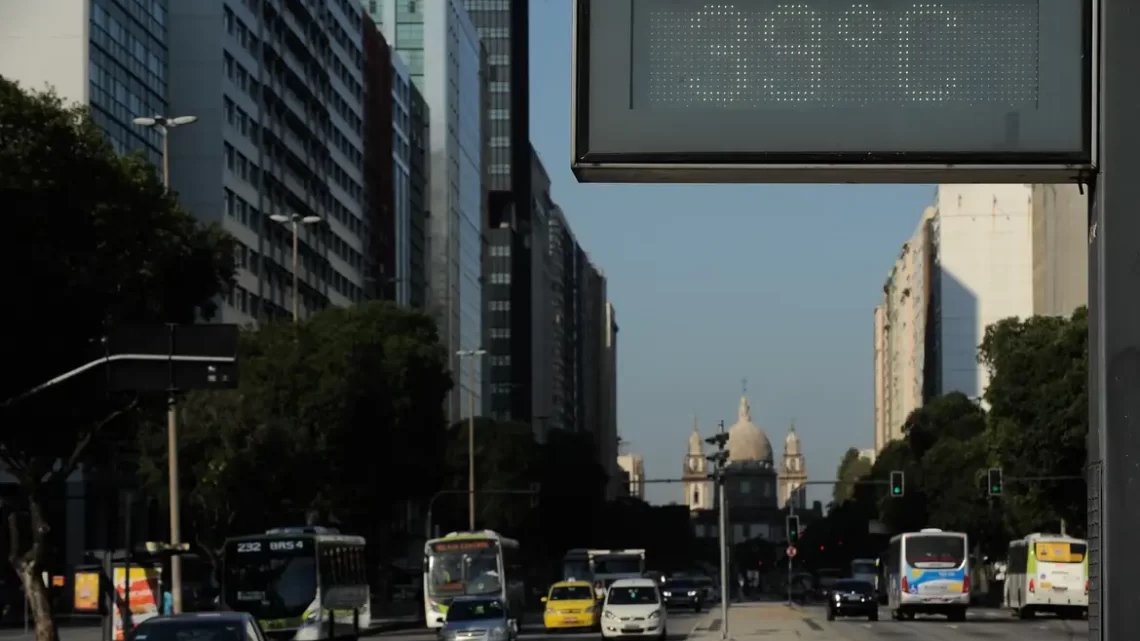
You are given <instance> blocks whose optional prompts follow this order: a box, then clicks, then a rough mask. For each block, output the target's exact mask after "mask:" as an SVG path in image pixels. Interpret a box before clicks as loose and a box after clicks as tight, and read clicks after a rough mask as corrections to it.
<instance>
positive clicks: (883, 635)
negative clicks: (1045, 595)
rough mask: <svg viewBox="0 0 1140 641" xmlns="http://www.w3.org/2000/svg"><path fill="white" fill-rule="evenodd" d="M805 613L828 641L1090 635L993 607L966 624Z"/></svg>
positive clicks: (1079, 624)
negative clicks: (1013, 615) (874, 619)
mask: <svg viewBox="0 0 1140 641" xmlns="http://www.w3.org/2000/svg"><path fill="white" fill-rule="evenodd" d="M803 612H804V614H805V615H806V617H807V620H806V621H805V623H806V624H807V626H808V627H809V628H810V629H811V630H812V631H814V632H817V634H818V638H819V639H821V640H826V641H881V640H882V641H912V640H913V641H919V640H921V641H975V640H977V641H1005V640H1007V639H1008V640H1010V641H1012V640H1014V639H1016V640H1018V641H1024V640H1026V639H1032V640H1033V641H1076V640H1077V639H1082V640H1083V639H1087V638H1088V636H1089V625H1088V621H1064V620H1061V619H1057V618H1055V617H1052V616H1047V615H1041V616H1039V617H1037V618H1035V619H1033V620H1029V621H1021V620H1018V619H1016V618H1014V617H1012V616H1011V615H1010V614H1009V613H1008V612H1006V611H1004V610H998V609H989V608H971V609H970V610H969V612H968V613H967V615H966V621H965V622H962V623H951V622H949V621H947V620H946V618H945V617H935V616H930V617H918V618H916V619H915V620H914V621H892V620H891V617H890V613H889V612H888V611H887V610H886V609H881V610H880V611H879V620H878V621H875V622H869V621H867V620H866V619H836V620H835V621H827V616H826V615H827V613H826V611H825V609H824V608H823V607H822V606H808V607H805V608H803ZM729 620H730V621H731V614H730V615H729ZM813 624H814V625H813ZM817 627H818V628H819V629H818V630H817V629H816V628H817Z"/></svg>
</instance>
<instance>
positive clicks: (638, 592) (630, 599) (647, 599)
mask: <svg viewBox="0 0 1140 641" xmlns="http://www.w3.org/2000/svg"><path fill="white" fill-rule="evenodd" d="M660 602H661V597H659V596H658V595H657V588H653V587H648V586H646V587H641V586H637V587H616V588H610V591H609V592H607V593H606V604H607V605H649V604H651V603H660Z"/></svg>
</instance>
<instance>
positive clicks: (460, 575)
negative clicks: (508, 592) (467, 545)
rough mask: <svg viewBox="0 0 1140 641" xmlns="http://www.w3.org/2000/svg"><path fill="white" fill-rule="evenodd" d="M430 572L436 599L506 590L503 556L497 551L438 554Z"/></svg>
mask: <svg viewBox="0 0 1140 641" xmlns="http://www.w3.org/2000/svg"><path fill="white" fill-rule="evenodd" d="M428 572H429V585H430V586H431V593H432V594H433V595H436V596H448V595H460V594H470V595H478V594H498V593H499V592H501V591H502V589H503V584H502V578H501V577H500V576H499V554H498V551H497V550H495V549H493V548H488V549H482V550H462V551H459V550H449V551H446V552H434V553H433V554H432V556H431V566H430V568H429V570H428Z"/></svg>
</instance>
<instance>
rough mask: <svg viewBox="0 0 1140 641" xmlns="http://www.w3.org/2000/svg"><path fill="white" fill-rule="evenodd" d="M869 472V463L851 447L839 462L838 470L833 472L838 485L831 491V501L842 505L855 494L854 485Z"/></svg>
mask: <svg viewBox="0 0 1140 641" xmlns="http://www.w3.org/2000/svg"><path fill="white" fill-rule="evenodd" d="M870 472H871V462H870V461H868V460H867V459H865V458H863V457H862V456H860V455H859V450H858V449H856V448H854V447H852V448H849V449H848V450H847V451H846V452H845V453H844V454H843V458H842V459H841V460H840V461H839V468H838V469H837V470H836V471H835V480H837V481H839V483H836V484H835V487H834V488H832V490H831V500H832V501H833V502H834V503H836V504H839V503H842V502H844V501H846V500H848V499H850V498H851V497H852V496H854V494H855V483H856V481H858V480H860V479H862V478H863V477H864V476H866V475H867V474H869V473H870Z"/></svg>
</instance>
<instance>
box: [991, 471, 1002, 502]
mask: <svg viewBox="0 0 1140 641" xmlns="http://www.w3.org/2000/svg"><path fill="white" fill-rule="evenodd" d="M989 476H990V496H1000V495H1001V468H1000V467H991V468H990V475H989Z"/></svg>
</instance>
